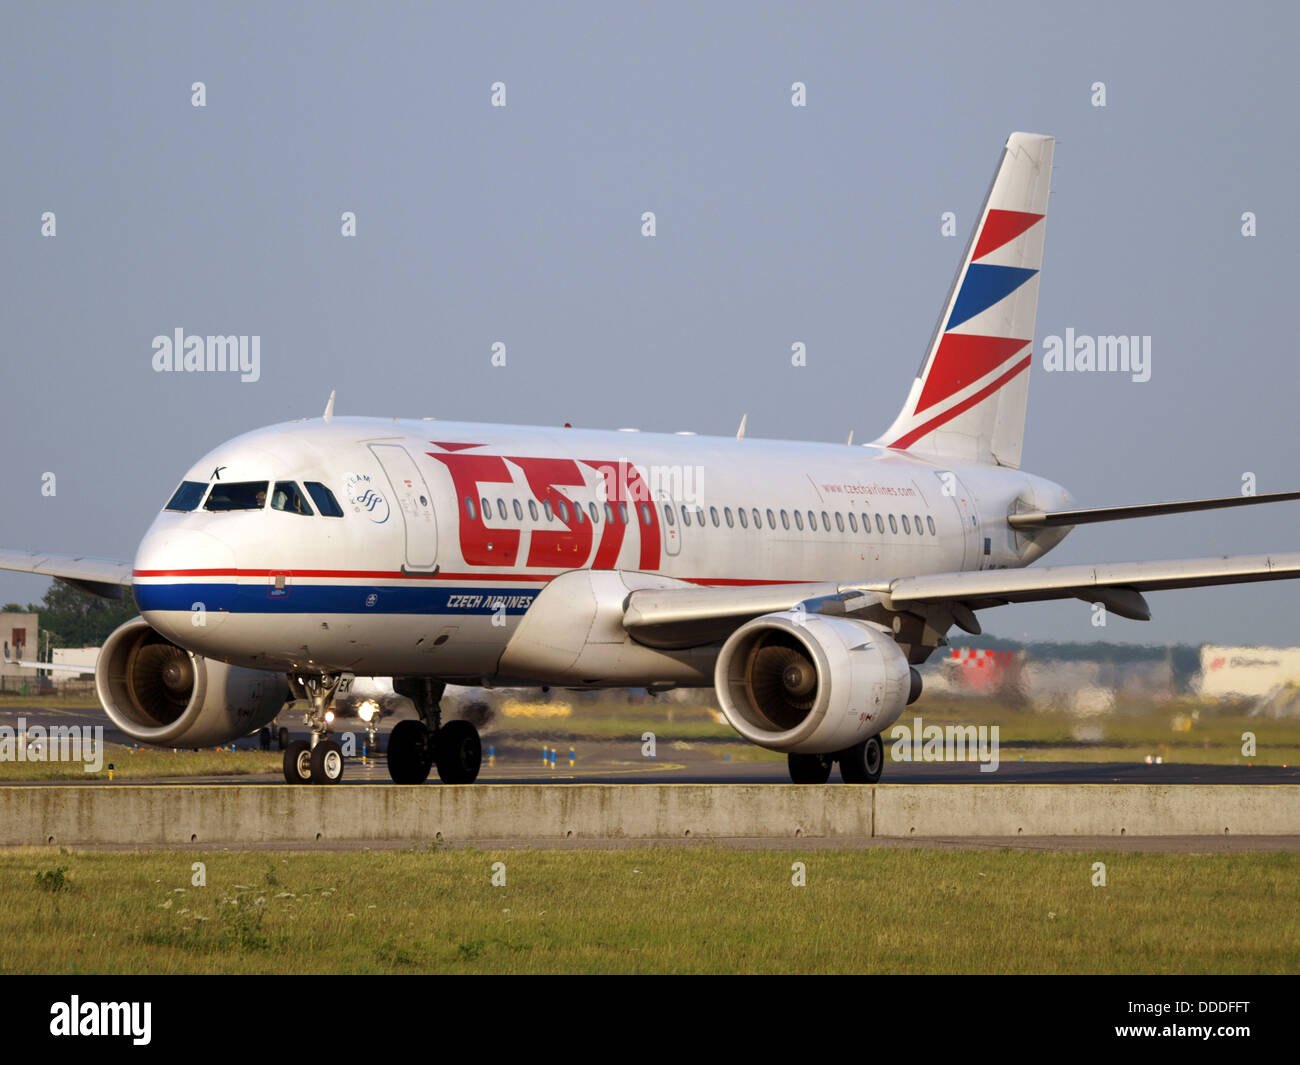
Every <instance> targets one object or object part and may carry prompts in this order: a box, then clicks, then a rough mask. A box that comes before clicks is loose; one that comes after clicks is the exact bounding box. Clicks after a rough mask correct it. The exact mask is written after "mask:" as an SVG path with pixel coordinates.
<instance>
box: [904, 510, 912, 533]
mask: <svg viewBox="0 0 1300 1065" xmlns="http://www.w3.org/2000/svg"><path fill="white" fill-rule="evenodd" d="M903 532H905V533H908V534H909V535H910V534H911V532H912V523H911V522H910V521H908V520H907V515H906V514H904V515H903Z"/></svg>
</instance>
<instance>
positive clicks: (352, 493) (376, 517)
mask: <svg viewBox="0 0 1300 1065" xmlns="http://www.w3.org/2000/svg"><path fill="white" fill-rule="evenodd" d="M343 489H344V491H345V492H346V493H347V497H348V502H349V503H351V504H352V509H353V510H354V511H355V512H356V513H358V514H364V515H365V516H366V517H368V518H369V519H370V520H371V521H373V522H374V523H375V524H376V525H383V524H384V522H386V521H387V520H388V518H389V515H390V514H391V513H392V510H391V509H390V507H389V506H388V500H387V499H385V498H384V495H383V493H382V492H380V491H379V490H378V489H376V488H375V485H374V479H373V478H372V477H371V476H370V474H368V473H352V474H349V475H348V477H347V480H345V481H344V482H343Z"/></svg>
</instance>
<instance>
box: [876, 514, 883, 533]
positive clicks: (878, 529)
mask: <svg viewBox="0 0 1300 1065" xmlns="http://www.w3.org/2000/svg"><path fill="white" fill-rule="evenodd" d="M884 531H885V519H884V518H882V517H881V516H880V515H879V514H877V515H876V532H878V533H883V532H884Z"/></svg>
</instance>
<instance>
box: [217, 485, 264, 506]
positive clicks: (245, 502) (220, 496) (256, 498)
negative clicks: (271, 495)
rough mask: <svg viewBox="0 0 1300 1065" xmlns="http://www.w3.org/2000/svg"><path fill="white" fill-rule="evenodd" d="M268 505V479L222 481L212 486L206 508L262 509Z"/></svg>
mask: <svg viewBox="0 0 1300 1065" xmlns="http://www.w3.org/2000/svg"><path fill="white" fill-rule="evenodd" d="M265 506H266V481H232V482H231V483H229V484H222V483H220V482H218V483H216V484H214V485H213V486H212V491H211V492H210V493H209V494H208V501H207V502H206V503H204V504H203V509H204V510H261V509H262V508H263V507H265Z"/></svg>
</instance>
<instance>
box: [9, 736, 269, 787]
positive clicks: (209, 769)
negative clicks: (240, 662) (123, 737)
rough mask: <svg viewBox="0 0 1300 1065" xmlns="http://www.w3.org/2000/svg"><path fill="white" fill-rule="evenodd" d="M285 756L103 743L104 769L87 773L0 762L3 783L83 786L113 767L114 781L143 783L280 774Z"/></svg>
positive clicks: (55, 765) (77, 765) (56, 765)
mask: <svg viewBox="0 0 1300 1065" xmlns="http://www.w3.org/2000/svg"><path fill="white" fill-rule="evenodd" d="M282 763H283V756H282V755H281V754H280V752H279V751H272V752H269V753H267V752H263V751H218V750H215V749H214V748H211V747H205V748H203V749H201V750H198V751H191V750H182V751H173V750H171V749H170V748H166V749H159V748H154V747H141V748H140V749H139V750H135V749H133V748H131V747H124V746H121V745H119V744H116V743H106V744H104V752H103V767H102V768H101V769H100V771H99V772H98V773H87V772H86V770H85V763H84V762H26V761H24V762H17V761H8V760H4V761H0V783H5V782H12V781H23V780H66V781H68V783H70V784H78V783H80V784H84V783H86V782H87V781H88V780H107V779H108V773H109V770H108V767H109V766H110V765H112V766H113V767H114V769H113V779H114V780H140V779H143V778H151V777H155V778H156V777H207V776H241V775H246V774H248V773H278V772H280V771H281V767H282Z"/></svg>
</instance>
